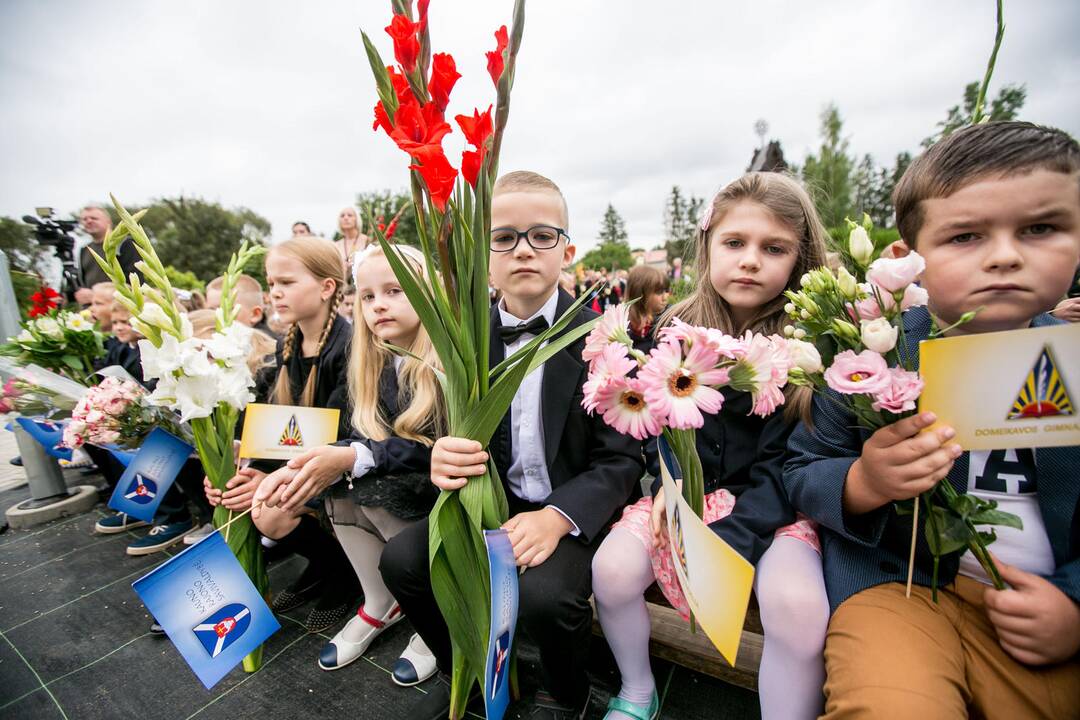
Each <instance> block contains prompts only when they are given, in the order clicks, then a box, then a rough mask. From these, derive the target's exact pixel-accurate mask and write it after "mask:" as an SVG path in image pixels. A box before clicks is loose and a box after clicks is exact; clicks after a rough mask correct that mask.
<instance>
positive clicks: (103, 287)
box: [90, 280, 116, 292]
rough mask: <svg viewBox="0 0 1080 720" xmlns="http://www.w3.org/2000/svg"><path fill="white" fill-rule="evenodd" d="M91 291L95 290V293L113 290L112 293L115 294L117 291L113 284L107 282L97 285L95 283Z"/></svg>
mask: <svg viewBox="0 0 1080 720" xmlns="http://www.w3.org/2000/svg"><path fill="white" fill-rule="evenodd" d="M90 289H91V290H94V291H97V290H112V291H114V292H115V291H116V285H114V284H113V283H111V282H109V281H108V280H106V281H105V282H96V283H94V284H93V285H91V286H90Z"/></svg>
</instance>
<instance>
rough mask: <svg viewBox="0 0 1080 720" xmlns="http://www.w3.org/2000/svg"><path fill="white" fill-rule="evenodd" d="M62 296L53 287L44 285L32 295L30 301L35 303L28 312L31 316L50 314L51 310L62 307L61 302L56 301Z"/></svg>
mask: <svg viewBox="0 0 1080 720" xmlns="http://www.w3.org/2000/svg"><path fill="white" fill-rule="evenodd" d="M59 297H60V293H58V292H56V291H55V290H53V289H52V288H51V287H48V286H46V285H42V286H41V289H40V290H38V291H37V292H36V293H34V294H33V295H31V296H30V302H31V303H33V307H31V308H30V309H29V310H28V311H27V312H26V314H27V315H28V316H29V317H38V316H40V315H48V314H49V311H50V310H53V309H54V308H57V307H60V303H58V302H57V301H56V299H57V298H59Z"/></svg>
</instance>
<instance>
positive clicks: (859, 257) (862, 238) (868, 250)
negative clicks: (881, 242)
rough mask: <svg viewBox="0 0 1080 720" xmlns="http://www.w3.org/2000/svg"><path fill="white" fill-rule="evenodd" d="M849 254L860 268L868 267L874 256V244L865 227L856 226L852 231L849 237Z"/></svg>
mask: <svg viewBox="0 0 1080 720" xmlns="http://www.w3.org/2000/svg"><path fill="white" fill-rule="evenodd" d="M848 252H850V253H851V257H852V259H853V260H854V261H855V262H857V263H859V266H860V267H866V265H867V263H869V262H870V258H872V257H873V256H874V243H873V242H871V241H870V235H869V233H867V232H866V228H864V227H863V226H861V225H856V226H855V227H854V228H853V229H852V230H851V234H850V235H849V236H848Z"/></svg>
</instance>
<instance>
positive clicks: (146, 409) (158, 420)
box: [64, 377, 184, 450]
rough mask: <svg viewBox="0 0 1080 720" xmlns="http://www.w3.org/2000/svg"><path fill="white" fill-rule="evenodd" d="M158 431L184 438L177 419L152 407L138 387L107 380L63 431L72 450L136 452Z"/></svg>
mask: <svg viewBox="0 0 1080 720" xmlns="http://www.w3.org/2000/svg"><path fill="white" fill-rule="evenodd" d="M155 427H161V428H163V429H165V430H168V431H169V432H171V433H172V434H173V435H176V436H178V437H183V436H184V433H183V431H182V430H181V429H180V424H179V423H178V422H177V421H176V416H175V415H174V414H173V413H172V412H169V411H168V410H165V409H164V408H162V407H160V406H157V405H153V404H151V403H150V402H149V400H148V399H147V393H146V391H145V390H144V389H143V387H142V386H141V385H139V383H137V382H135V381H134V380H123V379H121V378H117V377H107V378H105V379H104V380H102V381H101V384H99V385H95V386H94V387H92V388H90V389H89V390H87V391H86V393H85V394H84V395H83V396H82V398H81V399H80V400H79V402H78V403H77V404H76V405H75V408H74V409H73V411H72V413H71V422H69V423H68V424H67V425H66V426H65V427H64V445H66V446H67V447H69V448H71V449H72V450H74V449H77V448H80V447H82V446H83V445H85V444H86V443H90V444H93V445H119V446H120V447H123V448H135V447H138V446H139V445H141V444H142V441H143V439H145V438H146V436H147V435H148V434H149V433H150V431H151V430H153V429H154V428H155Z"/></svg>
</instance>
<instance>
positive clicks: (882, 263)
mask: <svg viewBox="0 0 1080 720" xmlns="http://www.w3.org/2000/svg"><path fill="white" fill-rule="evenodd" d="M925 269H926V261H925V260H923V257H922V255H920V254H919V253H917V252H910V253H908V254H907V255H905V256H904V257H902V258H878V259H877V260H875V261H874V262H872V263H870V267H869V268H868V269H867V271H866V279H867V280H869V281H870V282H872V283H874V284H875V285H877V286H878V287H879V288H881V289H882V290H885V291H886V292H889V293H895V292H900V291H901V290H903V289H904V288H906V287H907V286H908V285H911V284H912V283H913V282H915V281H916V280H918V278H919V276H920V275H922V272H923V270H925Z"/></svg>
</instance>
